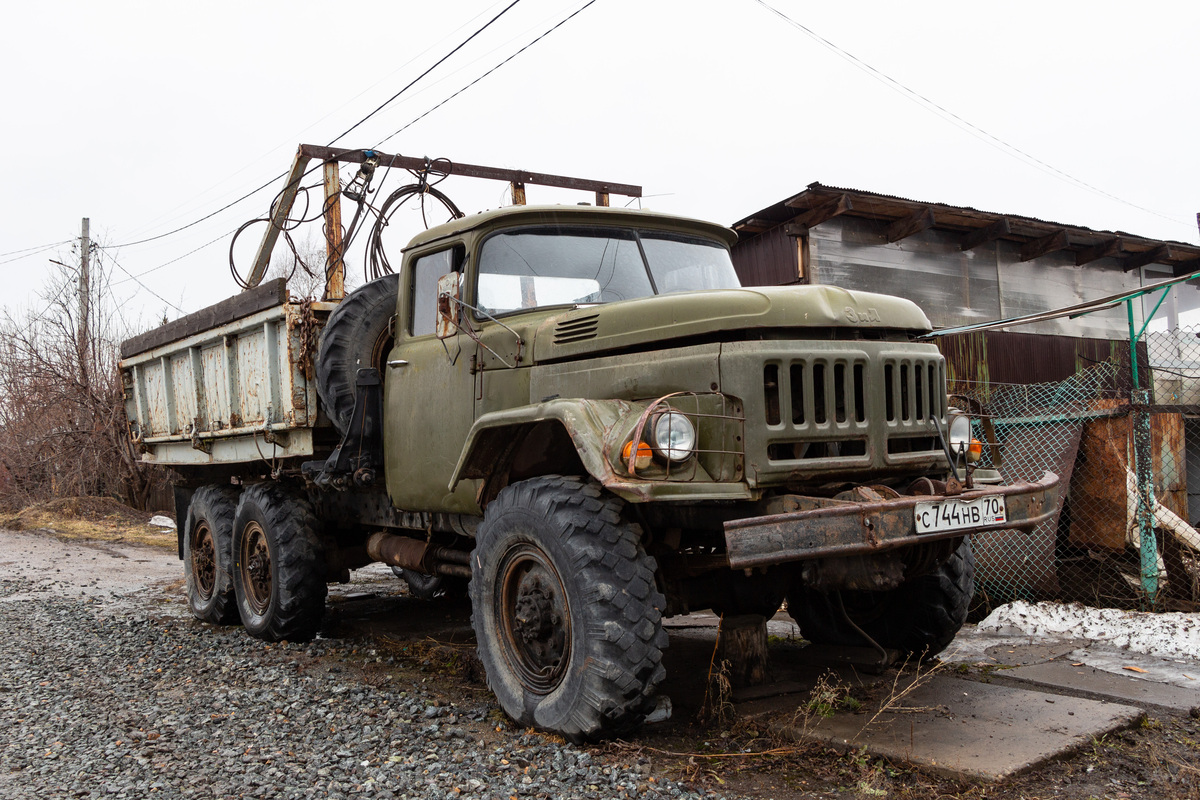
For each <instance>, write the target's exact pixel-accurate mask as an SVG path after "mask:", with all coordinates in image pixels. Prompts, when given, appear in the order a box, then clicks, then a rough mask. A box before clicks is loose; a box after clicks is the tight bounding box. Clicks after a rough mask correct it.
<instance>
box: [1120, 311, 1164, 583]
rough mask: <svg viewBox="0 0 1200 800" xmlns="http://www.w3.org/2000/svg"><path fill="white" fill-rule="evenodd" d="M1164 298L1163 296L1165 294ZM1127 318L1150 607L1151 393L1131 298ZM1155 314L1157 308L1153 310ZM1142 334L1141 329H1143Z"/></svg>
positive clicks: (1153, 547)
mask: <svg viewBox="0 0 1200 800" xmlns="http://www.w3.org/2000/svg"><path fill="white" fill-rule="evenodd" d="M1164 296H1165V293H1164ZM1159 302H1160V303H1161V300H1160V301H1159ZM1125 308H1126V310H1127V312H1128V315H1129V364H1130V367H1131V369H1132V372H1133V388H1132V389H1131V390H1130V392H1129V396H1130V403H1131V404H1132V406H1133V469H1134V474H1136V475H1137V526H1138V537H1139V539H1140V542H1141V546H1140V547H1139V548H1138V549H1139V552H1140V553H1141V567H1142V591H1143V592H1145V593H1146V600H1147V602H1149V604H1150V605H1151V606H1153V605H1154V603H1155V601H1156V600H1157V599H1158V542H1157V540H1156V539H1155V537H1154V482H1153V477H1154V476H1153V473H1154V457H1153V455H1152V454H1151V447H1150V438H1151V436H1150V407H1149V406H1150V392H1149V391H1148V390H1146V389H1142V388H1140V387H1141V382H1140V381H1139V380H1138V355H1137V342H1138V338H1139V336H1138V333H1137V332H1136V330H1135V328H1134V324H1133V298H1130V299H1128V300H1126V301H1125ZM1155 308H1156V310H1157V306H1156V307H1155ZM1143 330H1144V329H1143Z"/></svg>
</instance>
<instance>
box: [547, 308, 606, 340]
mask: <svg viewBox="0 0 1200 800" xmlns="http://www.w3.org/2000/svg"><path fill="white" fill-rule="evenodd" d="M599 319H600V315H599V314H592V315H590V316H587V317H576V318H575V319H569V320H566V321H565V322H560V323H558V326H557V327H556V328H555V329H554V343H555V344H570V343H571V342H583V341H587V340H588V339H595V338H596V325H597V323H598V321H599Z"/></svg>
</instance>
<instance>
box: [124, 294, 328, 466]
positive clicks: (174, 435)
mask: <svg viewBox="0 0 1200 800" xmlns="http://www.w3.org/2000/svg"><path fill="white" fill-rule="evenodd" d="M327 314H328V306H326V305H324V304H319V303H315V304H301V303H285V304H282V305H277V306H274V307H271V308H266V309H264V310H261V311H257V312H256V313H253V314H250V315H249V316H246V317H242V318H240V319H235V320H233V321H231V322H226V323H225V324H222V325H217V326H215V327H212V328H210V329H208V330H201V331H198V332H194V333H192V334H191V335H188V336H186V337H184V338H182V339H179V340H176V341H173V342H170V343H167V344H163V345H161V346H158V347H154V348H151V349H149V350H146V351H144V352H141V353H138V354H137V355H135V356H131V357H128V358H126V359H124V360H122V361H121V362H120V369H121V373H122V379H123V382H124V386H125V404H126V414H127V416H128V419H129V426H130V433H131V436H132V439H133V442H134V444H135V446H136V447H138V448H139V450H140V451H141V452H142V454H143V458H144V459H145V460H147V461H151V462H154V463H163V464H178V465H203V464H217V463H235V462H240V461H266V462H271V461H272V460H274V459H280V458H288V457H293V456H307V455H310V454H311V453H312V452H313V441H312V428H313V426H314V425H315V424H316V422H317V397H316V388H315V385H314V384H313V382H312V380H311V374H310V373H311V361H312V348H313V347H314V343H315V341H316V338H317V336H318V333H319V329H320V326H321V325H322V324H323V321H324V318H325V316H326V315H327Z"/></svg>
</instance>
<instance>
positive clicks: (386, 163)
mask: <svg viewBox="0 0 1200 800" xmlns="http://www.w3.org/2000/svg"><path fill="white" fill-rule="evenodd" d="M300 154H301V155H302V156H306V157H308V158H319V159H321V160H322V161H330V160H336V161H339V162H341V163H344V164H361V163H362V162H363V161H364V160H365V159H366V158H367V156H366V155H365V153H364V151H362V150H348V149H345V148H337V147H320V146H317V145H312V144H302V145H300ZM376 155H378V157H379V166H381V167H392V168H396V169H411V170H417V171H421V170H424V169H426V168H427V167H428V162H427V161H426V160H425V159H424V158H412V157H410V156H401V155H388V154H387V153H378V152H377V153H376ZM444 171H445V173H446V174H447V175H462V176H464V177H467V178H486V179H488V180H495V181H504V182H505V183H521V184H530V183H531V184H533V185H535V186H554V187H557V188H559V189H579V190H581V191H585V192H605V193H608V194H619V195H624V196H625V197H641V196H642V187H640V186H634V185H633V184H629V183H609V182H606V181H596V180H589V179H586V178H570V177H567V176H565V175H550V174H548V173H544V172H525V171H524V170H517V169H501V168H498V167H484V166H480V165H478V164H464V163H461V162H458V161H455V162H451V163H450V164H449V165H448V166H447V167H446V168H445V170H444Z"/></svg>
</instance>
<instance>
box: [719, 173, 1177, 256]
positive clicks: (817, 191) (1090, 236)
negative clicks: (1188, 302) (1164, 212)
mask: <svg viewBox="0 0 1200 800" xmlns="http://www.w3.org/2000/svg"><path fill="white" fill-rule="evenodd" d="M838 214H846V215H848V216H855V217H864V218H867V219H874V220H878V221H883V222H889V223H893V225H894V226H895V235H896V236H897V237H899V238H903V237H904V236H906V235H910V234H911V233H915V232H917V231H919V230H922V229H924V228H929V227H932V228H938V229H941V230H951V231H957V232H960V233H962V234H964V245H963V249H970V246H974V245H971V244H970V242H971V240H972V235H974V237H975V239H980V240H981V241H990V240H994V239H1005V240H1008V241H1013V242H1019V243H1022V245H1023V246H1024V247H1025V248H1026V254H1027V255H1028V256H1029V259H1032V258H1036V257H1037V256H1038V255H1041V254H1044V253H1047V252H1053V251H1055V250H1071V251H1074V252H1075V253H1076V260H1077V263H1078V264H1080V265H1081V266H1082V265H1085V264H1088V263H1091V262H1092V261H1095V260H1098V259H1100V258H1106V257H1114V258H1118V259H1121V260H1122V264H1123V266H1124V267H1125V269H1127V270H1133V269H1136V268H1138V267H1140V266H1145V265H1146V264H1151V263H1154V264H1163V265H1166V266H1169V267H1171V268H1172V269H1173V270H1174V274H1175V275H1177V276H1178V275H1183V274H1187V273H1189V272H1194V271H1196V270H1198V269H1200V246H1197V245H1194V244H1189V243H1187V242H1178V241H1171V240H1166V239H1151V238H1147V237H1144V236H1138V235H1136V234H1131V233H1126V232H1123V231H1100V230H1094V229H1092V228H1086V227H1083V226H1079V225H1066V224H1063V223H1060V222H1052V221H1049V220H1043V219H1037V218H1036V217H1027V216H1023V215H1019V214H998V213H995V212H990V211H980V210H978V209H975V208H970V207H968V206H952V205H947V204H944V203H930V202H926V201H921V200H913V199H910V198H906V197H897V196H895V195H887V194H880V193H878V192H868V191H864V190H862V189H848V188H843V187H837V186H825V185H824V184H821V183H819V182H817V183H810V184H809V185H808V187H807V188H806V189H805V190H804V191H802V192H800V193H799V194H796V195H793V196H791V197H789V198H787V199H786V200H783V201H781V202H779V203H776V204H774V205H771V206H768V207H766V208H764V209H762V210H761V211H758V212H756V213H754V214H750V215H749V216H747V217H745V218H743V219H741V220H739V221H738V222H736V223H734V225H733V228H734V230H736V231H738V233H739V234H741V235H742V236H743V237H747V238H749V237H752V236H754V235H755V234H758V233H762V232H764V231H767V230H770V229H772V228H775V227H777V226H779V225H787V224H792V225H797V226H798V228H800V230H797V233H803V232H804V231H803V230H802V229H803V228H805V227H812V226H814V225H819V224H820V223H821V222H823V221H825V220H826V219H829V218H831V217H832V216H835V215H838ZM979 243H980V242H976V244H979ZM1023 260H1028V259H1024V258H1023Z"/></svg>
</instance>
